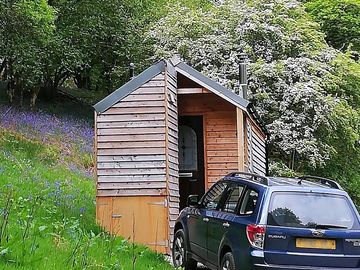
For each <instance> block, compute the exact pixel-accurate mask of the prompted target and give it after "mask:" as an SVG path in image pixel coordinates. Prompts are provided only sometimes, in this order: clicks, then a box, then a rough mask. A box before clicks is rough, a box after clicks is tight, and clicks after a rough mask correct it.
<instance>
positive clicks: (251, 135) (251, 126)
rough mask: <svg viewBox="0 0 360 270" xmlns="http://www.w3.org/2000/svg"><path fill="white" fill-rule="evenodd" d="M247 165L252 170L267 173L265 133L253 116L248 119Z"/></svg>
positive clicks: (261, 173) (262, 173)
mask: <svg viewBox="0 0 360 270" xmlns="http://www.w3.org/2000/svg"><path fill="white" fill-rule="evenodd" d="M246 134H247V147H246V148H247V151H246V153H247V162H246V163H247V167H248V170H249V171H250V172H253V173H257V174H260V175H266V146H265V140H266V137H265V134H264V133H263V132H262V131H261V130H260V128H259V127H258V126H257V125H256V124H255V123H254V121H253V120H252V119H251V118H247V120H246Z"/></svg>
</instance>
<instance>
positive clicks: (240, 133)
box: [236, 108, 245, 171]
mask: <svg viewBox="0 0 360 270" xmlns="http://www.w3.org/2000/svg"><path fill="white" fill-rule="evenodd" d="M236 126H237V139H238V169H239V171H244V169H245V166H244V165H245V164H244V162H245V158H244V155H245V151H244V150H245V143H244V137H245V132H244V112H243V111H242V110H241V109H240V108H236Z"/></svg>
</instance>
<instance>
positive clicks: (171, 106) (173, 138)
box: [165, 65, 180, 246]
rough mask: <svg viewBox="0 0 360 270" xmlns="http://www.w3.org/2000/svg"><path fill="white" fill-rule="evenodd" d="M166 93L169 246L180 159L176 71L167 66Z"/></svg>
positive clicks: (176, 207) (176, 204) (175, 214)
mask: <svg viewBox="0 0 360 270" xmlns="http://www.w3.org/2000/svg"><path fill="white" fill-rule="evenodd" d="M165 85H166V87H165V92H166V108H167V109H166V130H167V131H166V141H167V143H166V145H167V149H166V156H167V158H166V159H167V168H168V171H167V179H168V222H169V223H168V227H169V230H168V232H169V239H170V241H169V245H170V246H171V245H172V240H173V233H174V228H175V221H176V219H177V217H178V215H179V203H180V193H179V158H178V152H179V147H178V111H177V99H178V97H177V79H176V73H175V70H174V69H172V66H171V65H168V66H167V69H166V75H165Z"/></svg>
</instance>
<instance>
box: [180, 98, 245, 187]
mask: <svg viewBox="0 0 360 270" xmlns="http://www.w3.org/2000/svg"><path fill="white" fill-rule="evenodd" d="M178 107H179V115H180V116H181V115H202V116H203V118H204V120H203V121H204V159H205V182H206V185H207V188H210V187H211V185H212V184H213V183H215V182H216V181H217V180H219V179H220V178H221V177H223V176H224V175H226V174H228V173H230V172H233V171H238V141H237V122H236V121H237V118H236V108H235V106H233V105H232V104H230V103H228V102H227V101H225V100H223V99H222V98H220V97H218V96H216V95H215V94H184V95H179V97H178Z"/></svg>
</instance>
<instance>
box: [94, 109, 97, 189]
mask: <svg viewBox="0 0 360 270" xmlns="http://www.w3.org/2000/svg"><path fill="white" fill-rule="evenodd" d="M97 134H98V132H97V113H96V111H94V157H95V160H94V176H95V179H96V186H97V182H98V174H97V159H98V155H97V154H98V152H97V150H98V145H97V142H98V136H97ZM97 192H98V189H96V195H97Z"/></svg>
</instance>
